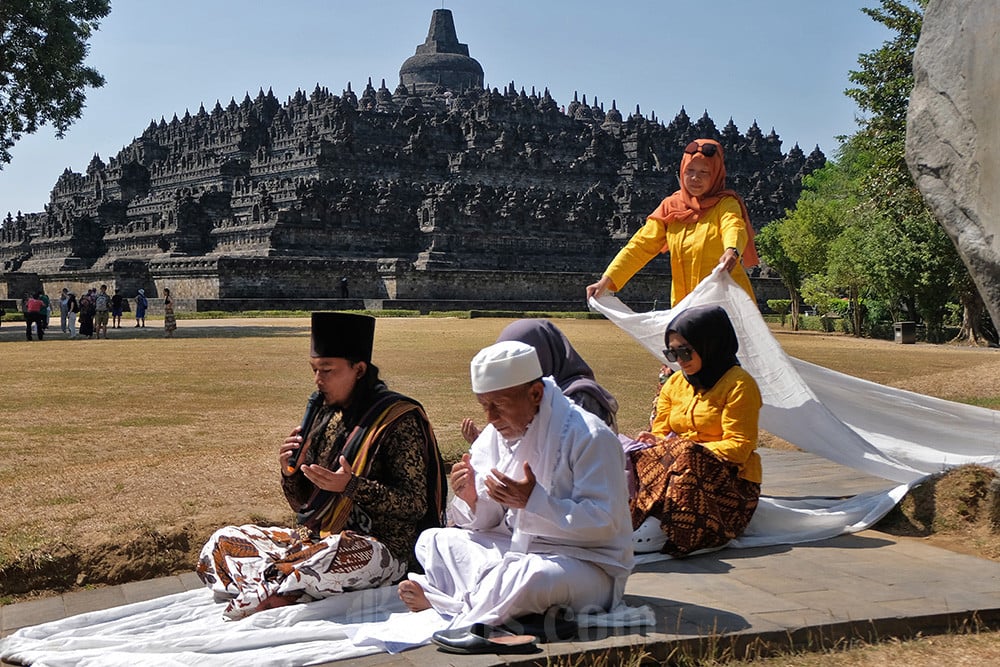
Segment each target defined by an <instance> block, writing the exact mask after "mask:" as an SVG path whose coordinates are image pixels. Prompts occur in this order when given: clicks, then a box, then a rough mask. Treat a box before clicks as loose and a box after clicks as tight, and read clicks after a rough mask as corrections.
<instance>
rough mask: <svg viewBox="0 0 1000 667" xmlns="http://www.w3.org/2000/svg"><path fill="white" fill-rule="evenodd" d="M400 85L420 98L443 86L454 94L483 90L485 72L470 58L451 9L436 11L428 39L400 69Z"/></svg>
mask: <svg viewBox="0 0 1000 667" xmlns="http://www.w3.org/2000/svg"><path fill="white" fill-rule="evenodd" d="M399 81H400V83H401V84H403V85H404V86H406V88H407V90H409V91H411V92H413V91H414V90H416V92H417V94H418V95H426V94H430V93H433V92H434V91H435V89H436V88H437V87H438V86H442V87H444V88H446V89H448V90H451V91H452V92H454V93H459V92H461V91H463V90H468V89H470V88H482V87H483V68H482V65H480V64H479V62H478V61H477V60H476V59H475V58H470V57H469V45H468V44H460V43H459V41H458V35H457V34H456V33H455V20H454V19H453V18H452V16H451V10H450V9H435V10H434V14H433V15H432V16H431V27H430V28H429V29H428V30H427V39H426V40H424V43H423V44H420V45H418V46H417V52H416V53H415V54H414V55H412V56H410V57H409V58H407V59H406V60H405V61H404V62H403V66H402V67H400V68H399Z"/></svg>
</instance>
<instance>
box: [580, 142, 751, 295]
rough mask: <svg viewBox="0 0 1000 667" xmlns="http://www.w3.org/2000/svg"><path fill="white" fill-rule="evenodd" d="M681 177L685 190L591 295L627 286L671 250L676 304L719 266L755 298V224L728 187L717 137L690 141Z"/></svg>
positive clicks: (655, 216) (666, 203)
mask: <svg viewBox="0 0 1000 667" xmlns="http://www.w3.org/2000/svg"><path fill="white" fill-rule="evenodd" d="M679 178H680V186H681V187H680V190H678V191H677V192H675V193H673V194H672V195H670V196H669V197H667V198H666V199H664V200H663V201H662V202H660V205H659V206H658V207H657V208H656V210H655V211H653V212H652V213H650V214H649V217H648V218H646V224H645V225H644V226H643V227H642V228H640V229H639V231H637V232H636V233H635V234H634V235H633V236H632V238H631V240H629V242H628V244H627V245H626V246H625V247H624V248H622V250H621V251H619V253H618V255H617V256H615V258H614V259H613V260H612V261H611V264H610V265H608V268H607V269H606V270H605V271H604V275H603V276H601V279H600V280H598V281H597V282H596V283H594V284H592V285H588V286H587V298H588V299H589V298H591V297H599V296H601V295H602V294H603V293H604V292H605V291H612V292H617V291H619V290H621V289H622V288H623V287H625V284H626V283H627V282H628V281H629V280H631V278H632V276H634V275H635V274H636V273H637V272H638V271H639V270H640V269H641V268H642V267H644V266H645V265H646V264H647V263H649V261H650V260H652V259H653V258H654V257H656V255H658V254H659V253H662V252H669V253H670V274H671V286H670V303H671V305H677V303H678V302H679V301H680V300H681V299H683V298H684V297H685V296H687V295H688V294H689V293H690V292H691V291H692V290H694V288H695V286H697V284H698V283H699V282H701V281H702V279H703V278H705V277H706V276H708V275H709V274H710V273H711V272H712V270H713V269H714V268H715V267H716V266H718V265H721V266H722V267H723V268H724V269H725V270H726V271H729V274H730V275H731V276H732V277H733V280H735V281H736V283H737V284H738V285H739V286H740V287H742V288H743V289H744V290H746V293H747V294H749V295H750V298H751V299H753V298H754V294H753V287H751V286H750V278H749V277H748V276H747V274H746V271H745V270H744V269H743V267H744V266H756V265H757V263H758V259H757V251H756V249H755V248H754V245H753V227H752V226H751V224H750V215H749V214H748V213H747V208H746V204H744V202H743V198H742V197H740V196H739V195H738V194H737V193H736V192H735V191H733V190H729V189H727V188H726V165H725V161H724V159H723V153H722V145H721V144H720V143H719V142H717V141H714V140H712V139H697V140H695V141H692V142H691V143H689V144H688V145H687V147H686V148H685V149H684V155H683V156H682V157H681V168H680V176H679ZM741 259H742V262H741Z"/></svg>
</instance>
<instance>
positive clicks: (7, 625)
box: [0, 449, 1000, 667]
mask: <svg viewBox="0 0 1000 667" xmlns="http://www.w3.org/2000/svg"><path fill="white" fill-rule="evenodd" d="M760 451H761V455H762V457H763V458H764V469H765V470H766V471H767V472H766V477H765V482H764V492H765V493H766V494H769V495H777V496H794V497H802V496H809V495H816V494H820V493H821V494H823V495H827V496H829V495H851V494H854V493H858V492H861V491H867V490H874V489H880V488H885V487H886V486H888V485H889V483H887V482H885V481H883V480H878V479H875V478H871V477H867V476H864V475H862V474H860V473H856V472H855V471H852V470H849V469H846V468H843V467H841V466H838V465H836V464H833V463H830V462H828V461H826V460H824V459H821V458H818V457H815V456H812V455H809V454H804V453H800V452H782V451H775V450H766V449H765V450H760ZM199 586H200V582H199V581H198V579H197V577H195V576H194V575H193V574H185V575H181V576H176V577H166V578H162V579H154V580H151V581H144V582H136V583H132V584H125V585H123V586H114V587H109V588H102V589H96V590H90V591H81V592H76V593H69V594H66V595H62V596H59V597H53V598H47V599H44V600H37V601H32V602H24V603H21V604H16V605H9V606H5V607H2V608H0V634H2V635H7V634H9V633H11V632H13V631H14V630H16V629H18V628H21V627H25V626H29V625H35V624H38V623H42V622H45V621H49V620H54V619H58V618H63V617H65V616H69V615H73V614H78V613H81V612H85V611H90V610H94V609H102V608H107V607H110V606H114V605H120V604H125V603H129V602H136V601H139V600H145V599H149V598H152V597H157V596H160V595H166V594H168V593H175V592H180V591H183V590H188V589H191V588H197V587H199ZM626 598H627V601H628V602H629V603H631V604H634V605H639V604H648V605H650V606H651V607H653V609H654V610H655V612H656V620H657V622H656V627H655V628H636V629H632V630H627V629H626V630H622V631H617V632H616V633H615V634H613V635H608V634H606V633H604V634H599V633H594V632H591V633H590V634H589V636H583V637H581V638H579V639H577V640H574V641H570V642H558V643H551V644H543V645H542V652H540V653H538V654H535V655H530V656H495V655H480V656H449V655H447V654H443V653H440V652H438V651H437V650H436V649H435V648H434V647H433V646H424V647H420V648H418V649H414V650H411V651H406V652H404V653H401V654H399V655H394V656H390V655H374V656H368V657H364V658H358V659H355V660H348V661H341V662H337V663H331V664H335V665H339V666H345V665H350V666H351V667H361V666H365V667H366V666H368V665H395V666H399V667H418V666H428V667H430V666H431V665H433V666H435V667H436V666H438V665H444V664H460V665H469V666H472V667H479V666H485V665H520V664H525V665H526V664H536V663H537V664H542V665H544V664H546V661H547V660H551V659H552V657H554V656H561V655H573V656H577V657H580V656H583V655H588V654H589V655H604V654H607V653H609V652H624V653H626V654H627V653H629V652H633V651H645V652H646V653H648V654H650V655H651V656H653V657H656V658H659V659H664V658H666V656H667V655H669V654H670V653H671V651H676V650H685V651H688V652H689V653H693V652H695V651H697V650H699V648H704V647H716V648H721V649H726V650H731V651H732V652H733V653H735V654H737V655H742V654H743V653H744V652H745V651H746V650H747V649H748V648H752V647H754V646H760V645H781V646H787V645H788V644H789V643H790V642H795V643H797V644H799V645H812V646H817V645H832V644H834V643H835V642H837V641H838V640H839V639H841V638H844V637H858V638H865V639H873V638H876V637H886V636H890V635H910V634H913V633H916V632H924V633H928V634H929V633H934V632H940V631H946V630H949V629H953V628H957V627H960V626H962V625H963V624H968V623H972V622H975V621H978V622H982V623H985V624H996V623H998V622H1000V563H996V562H992V561H988V560H983V559H980V558H975V557H973V556H967V555H962V554H957V553H954V552H951V551H946V550H943V549H940V548H937V547H933V546H930V545H929V544H926V543H924V542H923V541H921V540H915V539H899V538H895V537H893V536H890V535H886V534H883V533H880V532H878V531H874V530H868V531H864V532H861V533H857V534H854V535H844V536H841V537H837V538H834V539H830V540H825V541H822V542H813V543H809V544H802V545H795V546H788V545H783V546H774V547H765V548H755V549H742V550H737V549H726V550H723V551H719V552H716V553H712V554H707V555H703V556H698V557H694V558H689V559H684V560H668V561H661V562H657V563H651V564H647V565H642V566H639V567H637V568H636V570H635V572H634V573H633V574H632V576H631V577H630V578H629V582H628V586H627V588H626ZM616 662H618V661H617V660H612V661H611V664H615V663H616ZM571 664H575V663H571Z"/></svg>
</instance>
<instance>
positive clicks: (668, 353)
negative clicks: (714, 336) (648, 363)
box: [663, 345, 694, 362]
mask: <svg viewBox="0 0 1000 667" xmlns="http://www.w3.org/2000/svg"><path fill="white" fill-rule="evenodd" d="M692 354H694V348H692V347H689V346H687V345H681V346H680V347H668V348H666V349H665V350H663V356H665V357H666V358H667V361H673V362H677V361H683V362H688V361H691V355H692Z"/></svg>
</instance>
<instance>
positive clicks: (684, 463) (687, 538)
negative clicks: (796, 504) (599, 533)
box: [628, 438, 760, 557]
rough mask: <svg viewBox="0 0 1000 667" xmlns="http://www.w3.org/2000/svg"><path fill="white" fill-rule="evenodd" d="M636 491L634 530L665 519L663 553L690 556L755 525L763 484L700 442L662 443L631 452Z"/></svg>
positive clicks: (672, 441) (633, 499)
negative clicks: (752, 521) (753, 519)
mask: <svg viewBox="0 0 1000 667" xmlns="http://www.w3.org/2000/svg"><path fill="white" fill-rule="evenodd" d="M628 456H629V458H630V460H631V463H632V466H633V469H634V471H635V476H636V482H637V490H636V494H635V496H634V497H633V498H632V499H631V500H630V501H629V508H630V509H631V511H632V527H633V528H638V527H639V526H640V525H642V523H643V521H645V520H646V519H647V518H648V517H651V516H652V517H655V518H657V519H659V520H660V523H661V529H662V530H663V532H664V533H665V534H666V537H667V542H666V544H665V545H664V546H663V549H662V551H663V553H668V554H670V555H671V556H675V557H679V556H685V555H687V554H689V553H691V552H693V551H698V550H701V549H710V548H713V547H721V546H723V545H725V544H726V543H727V542H729V541H730V540H732V539H733V538H735V537H738V536H739V535H741V534H742V533H743V530H744V529H745V528H746V527H747V524H748V523H750V519H751V517H753V513H754V510H756V509H757V501H758V499H759V498H760V484H758V483H756V482H750V481H748V480H745V479H742V478H741V477H739V475H738V474H737V467H736V466H735V465H734V464H732V463H728V462H726V461H723V460H721V459H719V458H718V457H716V456H715V455H714V454H712V453H711V452H710V451H709V450H708V449H706V448H705V447H703V446H701V445H700V444H698V443H696V442H692V441H690V440H685V439H682V438H672V439H669V440H661V441H659V442H658V443H657V444H655V445H651V446H649V447H646V448H644V449H639V450H636V451H632V452H629V453H628Z"/></svg>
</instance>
